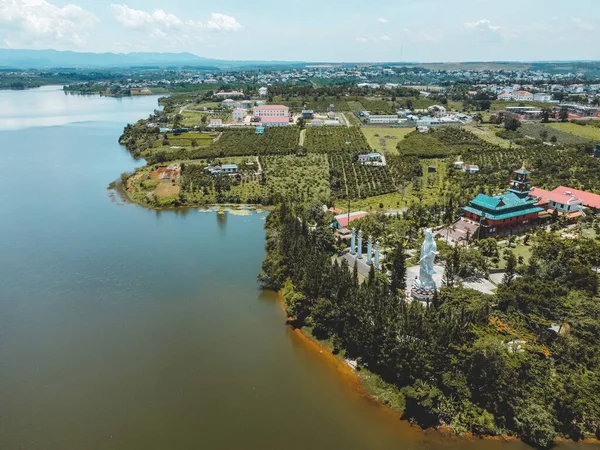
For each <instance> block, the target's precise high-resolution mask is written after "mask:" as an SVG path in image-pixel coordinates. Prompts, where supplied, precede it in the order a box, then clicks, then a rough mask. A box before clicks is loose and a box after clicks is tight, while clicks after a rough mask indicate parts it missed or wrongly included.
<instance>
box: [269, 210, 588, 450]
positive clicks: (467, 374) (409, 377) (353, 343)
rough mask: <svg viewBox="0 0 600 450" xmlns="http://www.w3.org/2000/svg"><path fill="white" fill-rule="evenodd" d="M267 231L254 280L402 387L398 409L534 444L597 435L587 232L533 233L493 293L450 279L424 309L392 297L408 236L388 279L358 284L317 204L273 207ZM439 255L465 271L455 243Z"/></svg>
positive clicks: (394, 255)
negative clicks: (529, 251) (525, 254)
mask: <svg viewBox="0 0 600 450" xmlns="http://www.w3.org/2000/svg"><path fill="white" fill-rule="evenodd" d="M313 211H314V208H313ZM309 217H310V218H309ZM309 221H310V223H311V224H312V225H311V226H309V225H308V223H309ZM266 228H267V257H266V259H265V262H264V264H263V270H264V273H263V274H262V275H261V279H262V280H263V281H264V282H265V284H267V285H268V286H271V287H273V288H281V287H283V294H284V299H285V304H286V309H287V312H288V315H289V316H290V317H291V318H292V322H293V324H294V325H295V326H304V325H307V326H310V327H312V328H313V332H314V333H315V335H316V336H318V337H320V338H330V339H332V341H333V342H334V345H335V347H336V351H344V352H345V354H346V357H348V358H352V359H356V360H357V361H358V363H359V367H368V369H369V370H371V371H372V372H375V373H377V374H378V375H380V376H381V377H382V378H383V379H384V380H385V381H387V382H389V383H392V384H393V385H395V386H396V387H397V388H398V389H400V390H401V391H402V393H403V394H404V396H405V398H406V408H405V411H404V416H405V417H406V418H408V419H410V420H413V421H415V422H417V423H419V424H421V425H423V426H438V425H447V426H450V427H452V428H453V429H454V430H455V431H457V432H467V431H470V432H473V433H475V434H500V433H513V434H517V435H519V436H520V437H522V438H523V439H524V440H525V441H527V442H530V443H532V444H534V445H536V446H539V447H548V446H550V445H551V444H552V443H553V442H554V440H555V438H556V437H557V435H565V436H568V437H571V438H573V439H581V438H585V437H590V436H594V435H598V434H600V432H599V425H600V377H599V374H600V351H599V347H598V342H597V337H598V336H599V335H600V303H599V302H598V299H597V297H596V292H597V275H596V273H595V271H594V270H593V268H594V267H595V266H597V265H599V259H598V258H599V252H600V246H599V245H598V244H597V243H596V242H595V241H593V240H587V239H583V238H580V239H578V240H564V239H560V238H559V237H558V236H556V235H554V234H543V236H539V237H537V238H536V239H535V240H534V241H535V242H534V247H533V256H532V258H531V260H532V262H531V264H530V267H528V268H527V271H526V272H527V273H526V274H525V275H524V276H516V273H515V274H513V275H511V276H510V277H509V278H510V279H506V280H505V282H504V283H503V284H502V285H501V286H500V287H499V288H498V293H497V294H495V295H485V294H481V293H479V292H477V291H473V290H470V289H465V288H463V287H461V285H460V283H448V284H447V287H442V288H441V290H440V291H439V292H438V294H437V295H436V297H435V299H434V300H433V302H432V303H431V304H430V305H429V306H426V305H423V304H421V303H419V302H406V301H405V298H404V296H403V295H399V293H402V292H403V290H404V270H405V264H406V261H405V258H404V242H407V241H403V240H400V241H394V242H396V244H394V245H392V248H391V250H390V251H389V252H390V257H389V260H388V264H387V270H389V272H388V275H389V277H388V276H384V275H383V274H376V275H375V276H370V277H368V279H367V280H365V281H364V282H359V277H358V274H357V273H356V269H354V270H353V268H352V267H349V265H348V263H347V261H346V260H345V259H342V262H341V263H339V262H338V260H337V259H334V258H332V255H333V254H334V252H333V235H332V230H331V229H330V227H329V226H328V220H327V217H326V216H325V215H323V214H322V213H316V214H315V213H314V212H313V213H312V214H311V213H310V210H307V209H304V208H301V207H293V206H291V205H287V204H283V205H281V206H280V208H279V209H278V210H277V211H275V212H273V213H272V214H271V215H270V216H269V218H268V220H267V224H266ZM491 247H492V246H491V245H489V243H487V244H486V248H484V249H482V251H485V252H494V251H495V249H493V248H491ZM473 251H477V252H480V250H475V249H473ZM496 251H497V249H496ZM446 255H447V256H445V259H446V260H447V261H448V263H449V264H455V265H456V268H455V269H454V270H455V271H461V270H465V269H464V268H463V265H464V261H462V262H461V257H462V258H464V254H463V253H461V251H460V250H458V249H454V250H453V249H449V250H446ZM471 256H473V255H471ZM513 257H514V255H513ZM468 259H472V258H471V257H469V258H468ZM475 259H477V258H475ZM511 260H512V258H511ZM452 261H454V263H452ZM513 263H514V261H513ZM455 275H456V274H454V275H452V277H453V279H454V276H455ZM388 280H389V281H388Z"/></svg>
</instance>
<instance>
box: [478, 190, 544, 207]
mask: <svg viewBox="0 0 600 450" xmlns="http://www.w3.org/2000/svg"><path fill="white" fill-rule="evenodd" d="M533 203H535V200H533V199H527V198H521V197H519V196H517V195H516V194H513V193H512V192H506V193H504V194H502V195H495V196H493V197H491V196H489V195H485V194H479V195H477V197H475V198H474V199H473V200H471V204H472V205H475V206H479V207H482V208H486V209H491V210H493V211H506V210H509V209H512V208H519V207H523V206H526V205H531V204H533Z"/></svg>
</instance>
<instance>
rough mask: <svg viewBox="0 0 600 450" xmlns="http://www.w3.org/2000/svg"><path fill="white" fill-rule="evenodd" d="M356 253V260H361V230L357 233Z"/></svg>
mask: <svg viewBox="0 0 600 450" xmlns="http://www.w3.org/2000/svg"><path fill="white" fill-rule="evenodd" d="M356 252H357V253H358V259H362V230H359V231H358V249H357V250H356Z"/></svg>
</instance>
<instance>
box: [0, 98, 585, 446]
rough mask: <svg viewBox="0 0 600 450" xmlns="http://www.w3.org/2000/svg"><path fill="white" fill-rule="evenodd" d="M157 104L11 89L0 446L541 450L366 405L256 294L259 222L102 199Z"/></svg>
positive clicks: (267, 299)
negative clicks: (451, 433)
mask: <svg viewBox="0 0 600 450" xmlns="http://www.w3.org/2000/svg"><path fill="white" fill-rule="evenodd" d="M156 107H157V98H156V97H137V98H124V99H114V98H102V97H87V96H72V95H65V94H64V93H63V92H62V91H61V90H60V88H57V87H45V88H41V89H35V90H30V91H18V92H17V91H14V92H11V91H0V142H1V147H0V152H1V154H2V162H3V170H2V175H1V177H0V204H1V205H2V210H3V213H2V216H1V217H2V219H1V220H0V249H1V253H0V287H1V290H0V448H2V449H6V450H12V449H23V450H29V449H44V450H54V449H57V450H58V449H61V450H70V449H73V450H83V449H86V450H95V449H98V450H108V449H132V450H138V449H139V450H154V449H156V450H165V449H178V450H186V449H242V448H243V449H284V448H285V449H306V448H310V449H334V448H340V449H345V450H354V449H407V450H425V449H433V450H437V449H458V448H460V449H464V448H466V449H492V450H494V449H507V450H517V449H525V448H528V447H526V446H525V445H524V444H521V443H519V442H511V443H504V442H499V441H480V440H473V441H467V440H462V439H460V438H454V437H452V438H450V437H446V436H442V435H440V434H438V433H436V432H422V431H420V430H418V429H416V428H413V427H411V426H409V425H408V424H407V423H406V422H403V421H400V420H399V415H398V414H397V413H394V412H391V411H390V410H388V409H386V408H385V407H383V406H381V405H379V404H377V403H375V402H373V401H371V400H369V399H367V398H365V396H364V395H363V394H362V392H361V390H360V389H359V388H357V386H356V384H355V383H354V381H353V379H352V378H351V377H348V376H347V375H346V374H345V373H344V372H343V371H341V370H340V369H339V367H338V366H337V365H336V364H334V363H332V362H331V360H330V359H328V358H327V357H326V355H324V354H322V353H320V352H319V350H318V349H317V350H315V347H314V346H313V345H311V344H310V343H309V342H307V341H306V340H305V339H302V337H301V336H299V335H298V334H297V333H295V332H293V331H292V330H291V329H290V328H289V327H288V326H286V325H285V316H284V313H283V311H282V308H281V307H280V305H279V303H278V300H277V298H276V296H275V295H274V294H273V293H270V292H261V291H260V290H259V289H258V286H257V283H256V275H257V274H258V272H259V271H260V264H261V261H262V259H263V257H264V230H263V225H264V219H265V215H264V214H257V213H254V214H252V215H246V216H241V215H235V214H231V213H227V214H224V215H218V214H215V213H208V212H201V211H198V210H189V211H185V212H176V211H162V212H158V211H152V210H146V209H143V208H142V207H140V206H137V205H132V204H127V203H124V202H123V201H122V200H121V199H120V198H119V196H118V195H115V193H114V192H112V191H109V190H107V186H108V184H109V183H110V182H111V181H113V180H115V179H117V178H118V177H119V175H120V174H121V173H122V172H124V171H131V170H133V169H134V167H136V166H137V165H139V164H141V162H136V161H134V160H133V159H132V158H131V157H130V155H129V154H128V153H127V151H126V150H125V149H124V148H122V147H121V146H119V145H118V143H117V139H118V137H119V135H120V133H121V131H122V129H123V127H124V125H125V124H126V123H127V122H134V121H136V120H137V119H139V118H143V117H146V116H147V115H148V114H149V113H151V112H152V111H153V110H154V109H155V108H156ZM571 446H572V445H564V446H562V447H563V448H567V447H571ZM573 446H574V445H573Z"/></svg>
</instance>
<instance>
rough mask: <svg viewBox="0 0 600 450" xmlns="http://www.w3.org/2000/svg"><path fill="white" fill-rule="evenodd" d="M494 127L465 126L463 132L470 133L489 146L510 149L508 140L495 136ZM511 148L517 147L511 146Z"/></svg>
mask: <svg viewBox="0 0 600 450" xmlns="http://www.w3.org/2000/svg"><path fill="white" fill-rule="evenodd" d="M496 129H497V128H496V127H495V126H494V125H467V126H465V130H468V131H470V132H471V133H473V134H475V135H477V136H478V137H479V138H481V139H483V140H484V141H486V142H489V143H490V144H494V145H497V146H498V147H503V148H510V147H511V141H509V140H508V139H502V138H501V137H498V136H496V133H495V131H496ZM513 147H518V146H517V145H515V144H513Z"/></svg>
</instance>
